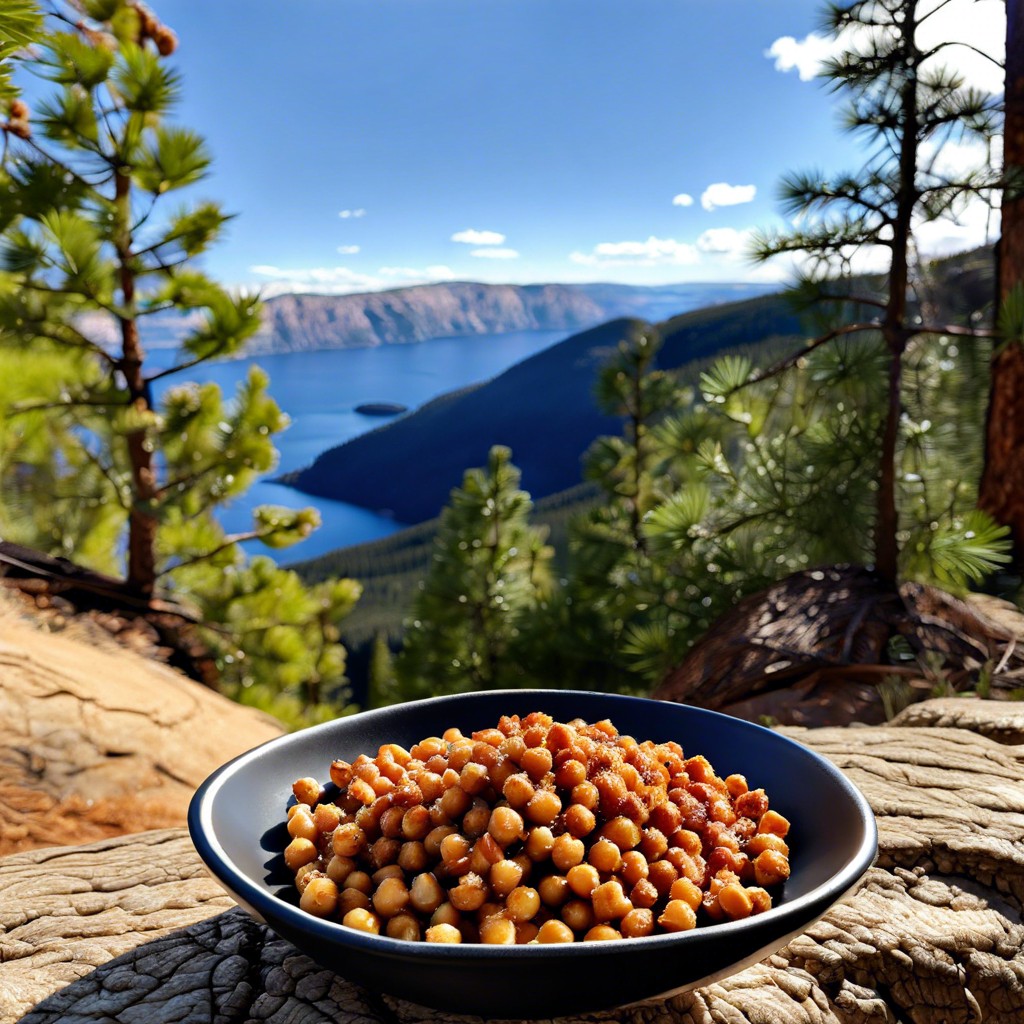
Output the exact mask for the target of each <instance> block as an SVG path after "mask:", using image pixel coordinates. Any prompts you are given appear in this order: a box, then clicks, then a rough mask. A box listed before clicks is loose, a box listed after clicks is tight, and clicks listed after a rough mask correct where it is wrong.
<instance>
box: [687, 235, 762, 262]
mask: <svg viewBox="0 0 1024 1024" xmlns="http://www.w3.org/2000/svg"><path fill="white" fill-rule="evenodd" d="M750 235H751V232H750V230H749V229H746V230H743V231H739V230H737V229H736V228H708V230H707V231H705V232H704V233H703V234H702V235H701V236H700V237H699V238H698V239H697V248H698V249H699V250H700V251H701V252H706V253H716V254H719V255H727V256H731V257H734V258H736V259H740V258H742V257H744V256H746V255H747V246H748V244H749V242H750Z"/></svg>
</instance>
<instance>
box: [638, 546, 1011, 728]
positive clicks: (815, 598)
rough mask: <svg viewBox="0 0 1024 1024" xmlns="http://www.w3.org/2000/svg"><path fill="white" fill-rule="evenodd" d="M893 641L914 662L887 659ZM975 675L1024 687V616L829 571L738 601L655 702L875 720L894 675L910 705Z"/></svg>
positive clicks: (1002, 689) (1000, 687)
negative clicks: (936, 689) (910, 654)
mask: <svg viewBox="0 0 1024 1024" xmlns="http://www.w3.org/2000/svg"><path fill="white" fill-rule="evenodd" d="M895 639H900V640H901V641H904V644H903V646H904V648H906V647H907V646H908V645H909V648H910V649H912V650H913V651H914V652H916V653H917V655H918V661H917V663H912V664H907V663H906V662H898V661H894V659H893V658H892V657H891V655H890V645H891V642H892V641H893V640H895ZM982 677H985V679H986V680H987V685H988V686H989V687H990V689H991V691H992V694H993V695H998V694H1006V693H1009V692H1010V691H1014V690H1017V689H1020V688H1021V687H1022V684H1024V616H1021V614H1020V612H1019V611H1017V610H1015V609H1014V608H1013V607H1012V606H1011V605H1008V604H1007V603H1005V602H999V601H997V600H995V599H993V598H977V599H976V598H971V599H967V600H963V599H960V598H957V597H954V596H953V595H951V594H947V593H945V592H944V591H941V590H939V589H938V588H936V587H931V586H925V585H923V584H919V583H912V582H911V583H904V584H902V585H901V586H900V587H899V588H898V589H897V588H894V587H893V586H892V585H890V584H888V583H886V582H885V581H884V580H882V579H881V578H879V577H878V576H877V575H876V574H875V573H873V572H872V571H871V570H868V569H865V568H862V567H860V566H832V567H827V568H822V569H813V570H807V571H806V572H800V573H794V574H793V575H791V576H787V577H786V578H785V579H782V580H779V581H778V582H777V583H774V584H772V585H771V586H770V587H768V589H767V590H765V591H762V592H760V593H757V594H751V595H750V596H748V597H746V598H744V599H743V600H742V601H740V602H738V603H737V604H736V606H735V607H734V608H732V609H730V610H729V611H728V612H726V613H725V614H724V615H723V616H721V618H719V619H718V621H717V622H715V624H714V625H713V626H712V627H711V629H709V630H708V632H707V633H706V634H705V635H704V637H703V638H702V639H701V640H699V641H698V642H697V643H696V644H694V646H693V647H692V648H691V650H690V651H689V653H688V654H687V655H686V657H685V658H684V659H683V661H682V662H681V663H680V664H679V665H678V666H677V667H676V668H675V669H673V670H672V671H671V672H670V673H669V674H668V675H667V676H666V678H665V679H664V680H663V681H662V683H661V684H660V685H659V686H658V688H657V689H656V690H655V692H654V696H655V697H657V698H659V699H661V700H671V701H677V702H679V703H696V704H699V705H700V706H702V707H707V708H712V709H715V710H721V711H727V712H728V713H730V714H734V715H738V716H740V717H743V718H747V719H752V720H757V719H758V718H762V717H769V718H771V719H774V720H775V721H776V722H779V723H781V724H790V725H811V726H813V725H845V724H848V723H853V722H861V723H863V722H870V723H874V724H877V723H880V722H882V721H884V720H885V718H886V717H887V713H889V712H891V710H892V708H891V706H890V707H887V706H886V697H885V694H886V690H885V688H884V687H885V685H887V684H890V683H891V682H892V681H893V680H899V681H901V685H902V686H903V688H904V690H905V691H906V692H905V694H904V695H903V702H904V703H906V702H909V701H910V700H920V699H923V698H925V697H927V696H928V694H929V692H930V691H931V690H932V689H933V687H934V686H935V685H936V684H941V685H942V686H944V687H947V688H949V689H952V690H956V691H960V690H964V689H970V688H972V687H975V686H980V685H981V680H982ZM880 684H883V685H880ZM890 703H891V702H890Z"/></svg>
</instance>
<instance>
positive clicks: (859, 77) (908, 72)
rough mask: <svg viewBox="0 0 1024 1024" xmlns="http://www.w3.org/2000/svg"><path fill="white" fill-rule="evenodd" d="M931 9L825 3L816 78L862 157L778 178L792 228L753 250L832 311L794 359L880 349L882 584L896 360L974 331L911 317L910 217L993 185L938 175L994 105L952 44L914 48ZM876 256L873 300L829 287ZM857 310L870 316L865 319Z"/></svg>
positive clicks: (891, 558)
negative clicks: (952, 56)
mask: <svg viewBox="0 0 1024 1024" xmlns="http://www.w3.org/2000/svg"><path fill="white" fill-rule="evenodd" d="M940 6H945V5H940ZM936 9H937V8H936V7H935V6H934V5H931V4H924V3H920V2H919V0H890V2H887V3H881V2H878V0H859V2H856V3H852V4H832V5H830V6H829V7H828V8H827V10H826V14H825V18H824V27H825V28H826V30H827V31H828V32H829V34H830V35H832V36H833V37H838V38H840V39H842V40H843V41H844V42H845V43H846V49H845V50H844V51H843V52H842V53H841V54H840V56H838V57H836V58H834V59H832V60H830V61H828V62H826V65H825V69H824V71H823V75H824V76H825V78H827V79H828V81H829V83H830V85H831V87H832V88H833V90H835V91H836V92H839V93H842V94H843V95H844V96H846V97H847V99H848V105H847V108H846V115H845V121H846V126H847V127H848V128H849V129H850V130H851V131H854V132H856V133H857V134H858V135H860V136H861V137H862V138H863V139H864V140H865V142H866V143H867V144H868V146H869V147H870V149H869V156H868V159H867V160H866V162H865V164H864V166H863V167H862V168H861V169H860V170H859V171H857V172H855V173H852V174H843V175H838V176H834V177H827V176H825V175H822V174H820V173H819V172H810V173H803V174H793V175H791V176H790V177H788V178H787V179H786V180H785V182H784V183H783V201H784V205H785V208H786V211H787V213H789V214H790V215H795V216H799V217H800V227H799V228H798V229H797V230H795V231H793V232H787V233H765V234H763V235H762V236H761V237H760V238H759V239H758V240H757V243H756V246H755V253H756V256H757V257H758V258H759V259H769V258H771V257H773V256H776V255H778V254H780V253H796V254H800V255H802V256H803V257H804V258H805V260H806V261H807V264H808V265H809V268H810V269H809V272H808V273H807V276H806V278H805V280H804V281H803V283H802V291H803V292H804V294H805V295H806V294H815V293H817V294H818V295H821V296H824V297H826V298H828V299H829V300H830V301H831V302H832V303H833V304H834V306H835V307H836V309H837V316H836V320H835V321H834V324H833V326H832V327H831V328H830V329H829V330H827V331H826V332H825V333H823V334H822V335H821V336H819V337H818V338H816V339H815V340H814V341H813V342H811V343H810V344H809V346H808V348H807V349H806V350H805V353H801V356H802V355H804V354H806V352H810V351H812V350H813V349H815V348H817V347H819V346H821V345H824V344H827V343H829V342H831V341H833V340H834V339H835V338H837V337H847V336H851V335H872V334H875V335H878V336H880V337H881V339H882V341H883V343H884V346H885V351H886V356H887V363H888V369H887V374H886V377H887V379H886V383H885V394H886V405H885V415H884V418H883V421H882V424H881V430H880V436H879V463H878V466H879V469H878V478H877V483H876V487H877V490H876V494H877V505H876V513H875V525H874V544H873V561H874V564H875V568H876V570H877V571H878V572H879V574H880V575H881V576H883V577H884V578H886V579H888V580H895V579H896V577H897V574H898V563H899V542H898V535H899V529H900V523H899V514H898V508H897V503H898V500H897V489H898V483H899V481H898V474H897V460H898V450H899V446H900V437H899V435H900V421H901V416H902V413H903V404H902V403H903V396H902V373H903V367H904V357H905V354H906V353H907V352H908V348H909V347H910V346H911V345H913V344H915V343H916V342H917V340H918V339H921V338H924V337H928V336H940V337H941V336H945V337H949V336H968V337H973V336H975V335H976V334H978V333H979V332H978V331H977V330H976V329H974V328H972V327H970V326H964V325H961V324H955V323H938V324H936V323H930V322H927V321H922V319H921V316H920V313H921V311H922V310H921V307H920V306H918V307H917V308H913V307H912V303H911V298H912V290H913V289H914V287H915V286H916V285H917V284H918V282H920V280H921V278H922V274H921V268H920V266H919V260H918V257H917V252H916V248H915V245H914V240H913V238H914V230H915V227H916V225H917V224H918V223H919V222H920V221H931V220H935V219H938V218H941V217H953V216H955V215H956V214H957V212H958V211H959V210H960V209H961V208H962V206H963V204H964V203H965V202H966V201H967V200H968V198H972V197H976V196H988V197H991V196H992V195H993V194H994V192H995V190H996V188H997V187H998V184H999V179H998V177H997V175H996V174H995V172H993V171H991V170H990V169H989V168H988V167H987V166H979V167H978V168H976V169H974V170H973V171H969V172H965V173H959V174H953V173H950V172H948V171H945V170H943V169H942V168H941V163H940V161H939V159H938V154H939V153H940V152H941V147H942V145H943V144H945V143H948V142H951V141H959V140H963V139H969V138H979V139H981V140H983V141H985V142H988V141H989V140H991V138H992V136H993V135H994V133H995V131H996V130H997V127H998V108H997V104H996V103H995V101H994V100H993V98H992V97H991V96H989V95H987V94H985V93H982V92H980V91H978V90H976V89H973V88H968V87H967V86H965V84H964V82H963V79H962V78H961V77H960V76H958V75H957V74H955V73H953V72H952V71H950V70H948V69H947V68H946V67H945V66H944V65H943V60H944V59H945V57H946V56H947V55H948V50H949V48H950V47H952V46H956V45H958V44H957V43H956V42H955V41H950V42H948V43H940V44H938V45H936V46H933V47H932V48H930V49H929V50H924V49H923V48H922V46H921V44H920V43H919V35H920V30H921V27H922V26H923V25H924V24H925V23H926V22H927V20H928V19H929V18H931V17H933V16H934V15H935V12H936ZM879 252H881V253H883V254H884V263H885V270H884V279H883V280H882V281H881V287H880V289H879V291H878V293H877V294H876V295H871V294H860V295H855V294H850V293H844V291H843V289H842V287H839V286H837V285H836V283H835V282H836V275H837V274H838V275H840V276H844V275H845V276H846V277H848V276H849V270H850V267H851V265H852V264H853V263H854V262H856V261H857V260H858V259H859V258H861V257H863V256H865V255H874V254H877V253H879ZM844 300H845V301H844ZM866 310H872V311H874V315H870V314H868V315H864V313H865V311H866ZM851 313H853V314H855V315H854V316H853V317H851ZM798 358H800V356H798V357H794V358H793V359H791V360H787V361H786V362H785V363H784V364H783V366H782V367H780V368H773V369H772V370H770V371H768V373H774V372H779V370H780V369H782V368H785V367H788V366H790V365H792V364H793V363H794V362H795V361H796V360H797V359H798ZM764 376H765V374H760V375H758V377H759V378H762V379H763V377H764Z"/></svg>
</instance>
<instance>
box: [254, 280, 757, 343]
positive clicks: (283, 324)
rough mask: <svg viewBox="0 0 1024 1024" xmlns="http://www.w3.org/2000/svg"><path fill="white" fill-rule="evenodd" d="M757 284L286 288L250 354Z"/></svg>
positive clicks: (481, 330)
mask: <svg viewBox="0 0 1024 1024" xmlns="http://www.w3.org/2000/svg"><path fill="white" fill-rule="evenodd" d="M759 290H761V289H758V288H757V287H756V286H750V285H706V284H704V285H673V286H668V287H662V288H640V287H632V286H629V285H612V284H581V285H564V284H537V285H502V284H480V283H474V282H466V281H460V282H453V283H451V284H430V285H421V286H419V287H412V288H398V289H395V290H393V291H386V292H369V293H366V294H362V295H297V294H293V295H278V296H276V297H275V298H272V299H268V300H267V303H266V306H265V309H264V322H263V327H262V328H261V329H260V331H259V333H258V334H257V335H256V336H255V337H254V338H253V339H252V340H251V341H250V342H249V344H248V346H247V347H246V350H245V354H246V355H250V356H252V355H263V354H268V353H278V352H303V351H312V350H314V349H330V348H365V347H372V346H375V345H401V344H408V343H409V342H415V341H427V340H429V339H431V338H452V337H460V336H465V335H474V334H504V333H507V332H509V331H538V330H541V331H546V330H552V331H554V330H564V331H578V330H582V329H584V328H586V327H592V326H594V325H595V324H599V323H601V322H603V321H605V320H610V319H612V318H614V317H619V316H637V317H644V318H647V319H657V318H659V317H662V316H666V315H669V314H671V313H675V312H678V310H679V309H683V308H691V309H692V308H694V307H697V306H703V305H708V304H710V303H714V302H721V301H723V300H725V299H727V298H732V297H737V296H747V295H750V294H754V293H756V292H757V291H759Z"/></svg>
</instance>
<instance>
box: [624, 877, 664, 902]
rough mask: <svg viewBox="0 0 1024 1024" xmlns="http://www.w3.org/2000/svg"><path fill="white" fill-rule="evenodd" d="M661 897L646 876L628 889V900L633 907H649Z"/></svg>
mask: <svg viewBox="0 0 1024 1024" xmlns="http://www.w3.org/2000/svg"><path fill="white" fill-rule="evenodd" d="M660 898H661V894H660V893H659V892H658V890H657V889H655V888H654V886H653V885H652V884H651V883H650V881H648V880H647V879H646V878H641V879H640V881H639V882H637V883H636V885H634V886H633V888H632V889H630V891H629V902H630V903H632V904H633V906H634V907H641V908H644V909H648V910H649V909H650V908H651V907H653V906H654V904H655V903H657V902H658V900H659V899H660Z"/></svg>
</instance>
